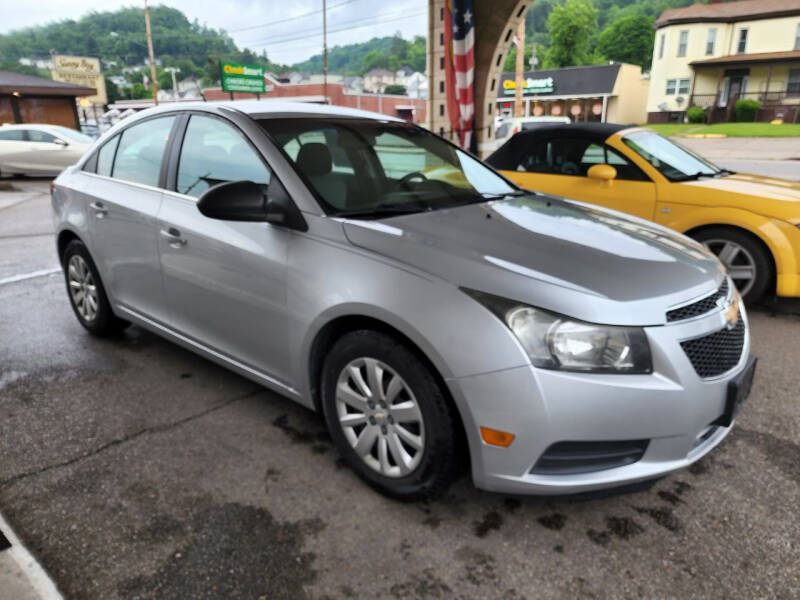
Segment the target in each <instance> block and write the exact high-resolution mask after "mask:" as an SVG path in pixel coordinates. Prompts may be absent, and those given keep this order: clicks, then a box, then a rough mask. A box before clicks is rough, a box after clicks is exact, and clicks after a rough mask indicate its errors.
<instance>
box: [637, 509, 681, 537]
mask: <svg viewBox="0 0 800 600" xmlns="http://www.w3.org/2000/svg"><path fill="white" fill-rule="evenodd" d="M633 508H634V510H636V512H638V513H639V514H641V515H647V516H649V517H650V518H651V519H653V521H655V522H656V523H658V524H659V525H661V526H662V527H663V528H664V529H669V530H670V531H678V530H679V529H680V528H681V522H680V521H679V520H678V517H676V516H675V513H673V512H672V509H671V508H669V507H667V506H661V507H658V508H651V507H646V506H644V507H643V506H634V507H633Z"/></svg>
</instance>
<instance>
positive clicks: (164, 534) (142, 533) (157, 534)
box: [133, 514, 185, 544]
mask: <svg viewBox="0 0 800 600" xmlns="http://www.w3.org/2000/svg"><path fill="white" fill-rule="evenodd" d="M184 531H185V528H184V526H183V523H181V522H180V521H179V520H178V519H176V518H175V517H173V516H172V515H168V514H157V515H155V516H153V518H152V519H151V520H150V522H149V523H148V524H147V525H146V526H144V527H142V528H141V529H139V530H137V531H136V532H135V533H134V534H133V539H134V540H135V541H137V542H144V543H146V544H163V543H164V542H168V541H169V540H171V539H174V538H178V537H180V536H183V534H184Z"/></svg>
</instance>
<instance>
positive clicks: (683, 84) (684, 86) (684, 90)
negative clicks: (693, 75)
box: [678, 79, 689, 94]
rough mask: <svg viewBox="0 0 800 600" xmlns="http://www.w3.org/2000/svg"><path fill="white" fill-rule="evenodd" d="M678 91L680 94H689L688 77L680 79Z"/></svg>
mask: <svg viewBox="0 0 800 600" xmlns="http://www.w3.org/2000/svg"><path fill="white" fill-rule="evenodd" d="M678 93H679V94H688V93H689V80H688V79H678Z"/></svg>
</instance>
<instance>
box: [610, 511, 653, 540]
mask: <svg viewBox="0 0 800 600" xmlns="http://www.w3.org/2000/svg"><path fill="white" fill-rule="evenodd" d="M606 527H608V530H609V531H610V532H611V533H612V534H613V535H615V536H617V537H618V538H621V539H623V540H627V539H628V538H631V537H633V536H635V535H639V534H640V533H643V532H644V527H642V526H641V525H639V524H638V523H637V522H636V521H634V520H633V519H631V518H630V517H606Z"/></svg>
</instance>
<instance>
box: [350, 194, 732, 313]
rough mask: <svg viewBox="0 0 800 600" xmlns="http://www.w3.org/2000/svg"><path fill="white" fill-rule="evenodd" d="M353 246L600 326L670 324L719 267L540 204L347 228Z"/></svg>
mask: <svg viewBox="0 0 800 600" xmlns="http://www.w3.org/2000/svg"><path fill="white" fill-rule="evenodd" d="M344 229H345V235H346V236H347V238H348V239H349V240H350V242H351V243H352V244H354V245H356V246H359V247H361V248H364V249H368V250H370V251H372V252H375V253H378V254H381V255H384V256H388V257H390V258H392V259H395V260H397V261H401V262H403V263H406V264H408V265H411V266H413V267H415V268H417V269H422V270H423V271H426V272H428V273H430V274H433V275H435V276H437V277H439V278H442V279H445V280H447V281H449V282H451V283H453V284H454V285H457V286H460V287H467V288H471V289H475V290H479V291H483V292H488V293H491V294H495V295H498V296H503V297H506V298H510V299H514V300H519V301H521V302H526V303H529V304H533V305H535V306H538V307H540V308H545V309H549V310H553V311H555V312H559V313H562V314H566V315H570V316H572V317H574V318H579V319H584V320H587V321H592V322H596V323H606V324H618V325H654V324H663V323H664V322H665V320H666V317H665V313H666V311H667V310H668V309H669V308H670V307H674V306H675V305H678V304H682V303H684V302H687V301H689V300H692V299H694V298H697V297H700V296H702V295H705V294H708V293H710V292H712V291H713V290H715V289H716V287H717V286H718V285H719V283H720V282H721V280H722V278H723V276H724V275H723V271H722V267H721V265H720V263H719V261H717V259H716V258H715V257H714V256H713V255H711V254H710V253H708V252H707V251H706V250H704V249H703V247H702V246H700V245H699V244H697V243H695V242H693V241H692V240H690V239H688V238H686V237H684V236H681V235H679V234H677V233H674V232H672V231H670V230H668V229H665V228H663V227H660V226H658V225H655V224H651V223H648V222H646V221H643V220H641V219H637V218H635V217H629V216H627V215H623V214H622V213H618V212H614V211H608V210H605V209H598V208H596V207H592V206H589V205H587V204H583V203H578V202H573V201H568V200H563V199H558V198H551V197H547V196H541V195H531V196H526V197H514V198H507V199H505V200H497V201H491V202H483V203H478V204H471V205H467V206H461V207H456V208H450V209H444V210H437V211H432V212H426V213H416V214H412V215H404V216H400V217H394V218H390V219H383V220H381V221H360V220H359V221H356V220H344Z"/></svg>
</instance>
